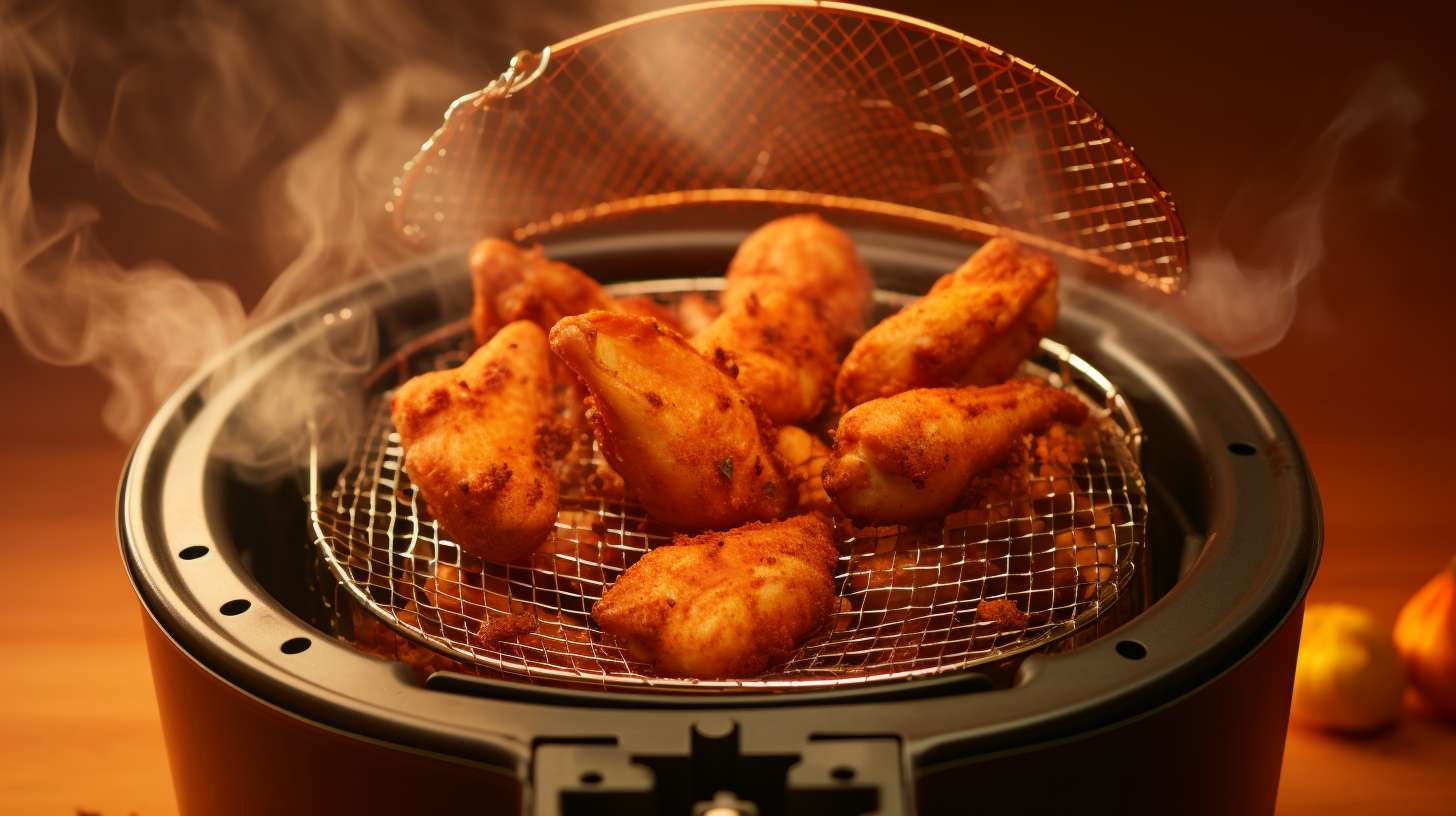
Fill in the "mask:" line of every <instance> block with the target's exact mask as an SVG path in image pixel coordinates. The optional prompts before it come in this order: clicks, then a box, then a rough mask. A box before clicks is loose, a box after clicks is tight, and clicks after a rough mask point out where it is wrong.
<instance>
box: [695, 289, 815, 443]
mask: <svg viewBox="0 0 1456 816" xmlns="http://www.w3.org/2000/svg"><path fill="white" fill-rule="evenodd" d="M691 342H692V345H693V348H695V349H697V350H698V351H700V352H702V353H703V356H705V357H708V358H709V359H712V360H715V361H717V362H718V363H719V364H720V365H721V366H722V367H724V368H725V369H727V370H728V371H732V372H734V376H735V377H736V379H737V380H738V385H739V386H740V387H742V388H743V390H744V391H745V392H747V393H748V395H749V396H750V397H752V398H753V399H754V401H755V402H757V403H758V404H759V406H760V407H761V408H763V412H764V414H766V415H767V416H768V418H769V419H770V420H772V421H773V422H774V423H775V424H791V423H795V422H802V421H804V420H807V419H811V418H813V417H815V416H817V415H818V414H819V412H820V411H821V410H823V408H824V403H825V402H826V401H827V400H828V397H829V390H830V388H831V386H832V385H833V384H834V372H835V367H836V365H837V363H836V361H835V355H834V346H833V344H832V343H831V342H830V337H829V332H828V331H827V330H826V328H825V326H824V324H823V323H822V322H821V321H820V320H819V318H818V317H816V316H815V314H814V310H813V307H812V306H810V304H809V303H808V301H805V300H802V299H800V296H799V295H797V294H795V293H793V292H791V291H788V290H786V289H778V288H771V287H765V288H764V289H763V291H761V292H749V293H748V294H747V295H746V296H744V297H743V298H740V299H738V301H737V305H736V306H734V307H732V308H729V309H726V310H724V312H723V314H722V315H720V316H719V317H718V319H717V320H714V321H713V322H712V323H710V324H709V325H708V326H707V328H705V329H703V330H702V331H701V332H699V333H698V334H697V335H696V336H694V337H693V339H692V341H691Z"/></svg>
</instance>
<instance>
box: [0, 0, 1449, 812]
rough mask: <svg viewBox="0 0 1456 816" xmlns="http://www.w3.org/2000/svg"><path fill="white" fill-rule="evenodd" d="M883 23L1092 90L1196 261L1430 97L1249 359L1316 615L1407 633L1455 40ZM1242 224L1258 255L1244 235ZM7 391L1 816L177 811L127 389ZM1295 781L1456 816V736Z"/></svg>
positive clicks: (1080, 20) (1440, 405) (1360, 157)
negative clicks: (1311, 514)
mask: <svg viewBox="0 0 1456 816" xmlns="http://www.w3.org/2000/svg"><path fill="white" fill-rule="evenodd" d="M884 5H888V6H892V7H896V8H903V9H904V10H906V11H909V12H912V13H918V14H920V15H921V16H925V17H929V18H932V19H937V20H940V21H943V22H945V23H946V24H948V25H952V26H955V27H957V28H960V29H962V30H966V31H969V32H971V33H973V34H975V35H977V36H979V37H982V38H984V39H986V40H987V41H990V42H993V43H996V44H998V45H1000V46H1003V47H1005V48H1007V49H1008V50H1011V51H1012V52H1013V53H1017V54H1019V55H1022V56H1025V57H1027V58H1029V59H1031V60H1032V61H1033V62H1036V63H1038V64H1042V65H1045V66H1047V67H1048V68H1049V69H1050V70H1052V71H1053V72H1054V73H1056V74H1058V75H1059V76H1061V77H1062V78H1064V79H1066V80H1068V81H1069V82H1071V83H1073V84H1074V85H1076V86H1077V87H1078V88H1079V89H1080V90H1082V91H1083V92H1085V93H1086V94H1087V95H1088V98H1089V99H1091V100H1093V101H1094V103H1095V104H1097V105H1098V106H1099V107H1100V108H1101V109H1102V110H1103V111H1104V112H1105V113H1107V114H1108V115H1109V117H1110V118H1111V119H1112V120H1113V121H1114V122H1116V123H1117V125H1118V127H1119V129H1120V130H1121V132H1122V133H1123V134H1124V135H1125V136H1127V137H1128V138H1129V141H1131V142H1132V143H1133V144H1135V145H1136V146H1137V147H1138V150H1139V153H1140V154H1141V155H1142V156H1143V158H1144V159H1145V160H1146V161H1147V162H1148V163H1149V165H1150V166H1151V167H1152V168H1154V170H1155V172H1156V173H1157V174H1158V177H1159V179H1160V180H1161V181H1162V182H1163V183H1164V184H1165V185H1167V186H1168V188H1169V189H1171V190H1173V191H1174V193H1175V195H1176V196H1177V197H1178V199H1179V202H1180V206H1181V207H1182V210H1183V213H1184V216H1185V219H1187V220H1188V222H1189V224H1190V229H1191V230H1192V234H1193V240H1194V244H1195V246H1198V245H1199V244H1198V242H1199V241H1200V240H1203V241H1205V243H1204V244H1203V245H1204V246H1206V245H1207V243H1206V242H1207V241H1209V240H1210V239H1209V236H1210V235H1211V234H1213V233H1214V232H1216V230H1214V229H1213V228H1214V227H1215V226H1216V225H1219V224H1220V218H1221V215H1222V213H1223V211H1224V208H1225V207H1226V206H1227V205H1228V202H1229V201H1230V199H1231V197H1232V195H1233V191H1234V190H1235V189H1236V188H1237V187H1238V186H1239V184H1240V183H1241V180H1243V179H1244V178H1246V177H1250V176H1256V175H1260V174H1265V175H1267V174H1269V173H1277V172H1279V171H1280V170H1281V167H1282V166H1283V165H1285V164H1291V163H1294V162H1297V161H1298V160H1299V159H1300V158H1301V156H1302V151H1303V150H1304V149H1305V146H1306V145H1307V144H1309V143H1310V142H1311V141H1312V140H1313V139H1314V138H1315V137H1316V136H1317V135H1318V134H1319V132H1320V131H1321V129H1322V128H1323V124H1324V123H1325V122H1328V121H1329V119H1330V118H1331V117H1332V116H1333V114H1334V112H1335V110H1337V109H1338V106H1339V104H1340V101H1341V99H1343V98H1344V97H1345V96H1346V95H1347V94H1348V93H1349V92H1350V90H1351V88H1353V87H1355V86H1356V85H1357V84H1358V80H1359V78H1360V76H1361V75H1362V74H1363V73H1365V72H1367V71H1368V70H1370V68H1371V66H1373V65H1376V64H1380V63H1391V64H1394V65H1396V66H1397V67H1398V68H1400V69H1401V70H1402V71H1404V72H1405V73H1406V75H1408V76H1409V77H1411V78H1412V79H1411V82H1412V84H1413V86H1414V87H1415V88H1416V89H1417V90H1418V92H1419V93H1420V94H1421V97H1422V99H1423V100H1424V102H1425V105H1426V106H1427V114H1426V118H1425V119H1424V120H1423V121H1422V123H1421V124H1420V126H1419V127H1418V128H1417V130H1416V132H1415V134H1413V136H1412V137H1411V141H1410V143H1409V144H1408V145H1407V146H1408V147H1409V148H1410V153H1409V155H1408V156H1407V160H1406V166H1407V168H1409V169H1411V170H1412V171H1413V172H1411V173H1409V174H1408V176H1407V177H1406V180H1405V181H1404V183H1403V185H1402V194H1401V197H1400V199H1399V200H1398V201H1397V202H1396V203H1395V204H1394V205H1393V206H1389V207H1385V208H1383V209H1379V210H1373V209H1371V208H1369V207H1367V206H1364V204H1365V203H1367V202H1363V201H1362V200H1361V193H1360V189H1362V188H1359V187H1358V186H1354V187H1351V189H1353V190H1354V192H1350V193H1349V194H1348V195H1343V196H1333V197H1332V198H1331V199H1330V200H1329V202H1328V203H1329V205H1330V206H1329V208H1328V211H1327V212H1326V213H1325V216H1326V217H1327V219H1328V223H1327V226H1328V230H1327V233H1326V235H1327V238H1326V240H1325V242H1324V249H1325V250H1326V256H1325V260H1324V262H1323V263H1322V264H1320V266H1319V267H1318V269H1317V270H1316V274H1315V276H1314V278H1312V280H1311V281H1310V282H1309V283H1308V284H1307V285H1306V287H1305V289H1304V291H1303V294H1302V309H1301V312H1300V318H1299V319H1298V320H1297V321H1296V323H1295V326H1294V328H1293V331H1292V333H1291V334H1290V336H1289V337H1288V338H1287V339H1286V340H1285V342H1284V343H1283V344H1281V345H1280V346H1279V347H1277V348H1276V349H1275V350H1273V351H1271V352H1268V353H1265V354H1261V355H1257V356H1255V357H1253V358H1252V359H1249V360H1246V361H1245V362H1246V365H1248V367H1249V368H1250V369H1251V370H1252V371H1253V372H1254V374H1255V375H1256V376H1257V377H1258V378H1259V380H1260V381H1261V382H1262V383H1263V384H1264V386H1265V387H1266V388H1267V389H1268V390H1269V392H1270V393H1271V394H1272V395H1273V397H1274V398H1275V400H1276V401H1277V402H1278V403H1279V404H1280V405H1281V406H1282V408H1283V409H1284V410H1285V411H1286V413H1287V414H1288V416H1289V418H1290V420H1291V422H1292V424H1293V426H1294V427H1295V429H1296V431H1297V432H1298V433H1299V435H1300V437H1301V439H1302V441H1303V443H1304V445H1305V448H1306V450H1307V453H1308V455H1309V459H1310V462H1311V464H1312V466H1313V469H1314V473H1315V476H1316V478H1317V480H1318V482H1319V486H1320V490H1321V493H1322V495H1323V499H1324V506H1325V513H1326V523H1327V531H1326V532H1327V539H1326V550H1325V557H1324V561H1323V564H1322V566H1321V569H1320V573H1319V576H1318V578H1317V580H1316V582H1315V586H1314V589H1313V591H1312V594H1311V601H1312V602H1321V601H1334V600H1339V601H1345V602H1350V603H1356V604H1360V605H1363V606H1365V607H1367V608H1369V609H1370V610H1371V611H1372V612H1373V613H1374V614H1375V615H1376V616H1377V617H1378V618H1379V619H1380V620H1382V621H1384V622H1390V621H1393V619H1394V616H1395V613H1396V611H1397V610H1398V609H1399V607H1400V605H1401V603H1402V602H1403V601H1404V599H1405V598H1406V597H1408V595H1409V594H1410V593H1411V592H1413V591H1414V590H1415V589H1416V588H1417V587H1418V586H1419V585H1420V584H1421V583H1422V582H1423V581H1424V580H1425V579H1426V578H1427V577H1429V576H1430V575H1432V574H1434V573H1435V572H1437V571H1438V570H1439V569H1441V568H1442V566H1443V565H1444V564H1445V563H1446V562H1447V561H1448V560H1449V559H1450V558H1451V557H1452V555H1453V554H1456V536H1453V535H1452V533H1451V529H1452V518H1456V516H1452V515H1451V514H1452V513H1453V512H1456V511H1453V510H1452V509H1451V496H1450V494H1451V487H1452V486H1453V480H1452V478H1451V472H1452V463H1453V462H1456V423H1453V422H1452V416H1453V413H1456V410H1453V409H1456V399H1453V386H1452V376H1451V375H1452V371H1453V366H1452V365H1451V363H1450V359H1449V357H1448V355H1449V354H1451V353H1452V351H1451V347H1452V345H1453V339H1456V332H1453V329H1452V325H1453V320H1452V314H1453V312H1456V296H1453V286H1452V284H1451V282H1450V274H1449V272H1450V270H1451V268H1452V263H1451V260H1450V256H1449V253H1448V249H1449V244H1450V241H1451V237H1450V236H1451V232H1452V226H1453V225H1452V214H1451V207H1450V205H1449V203H1448V202H1447V198H1448V195H1449V191H1451V190H1453V189H1456V173H1453V163H1452V162H1451V161H1450V159H1449V158H1448V156H1447V152H1448V151H1449V150H1450V147H1449V134H1450V133H1451V132H1453V130H1456V121H1453V117H1452V105H1451V102H1452V101H1453V98H1456V90H1452V89H1451V87H1450V83H1449V82H1448V78H1449V76H1450V73H1451V67H1450V65H1449V64H1448V63H1449V59H1448V57H1449V53H1450V51H1449V48H1447V47H1446V46H1445V45H1443V42H1442V40H1441V37H1442V36H1444V35H1443V33H1442V32H1444V31H1446V29H1445V28H1444V27H1443V26H1440V25H1437V24H1435V22H1434V21H1431V20H1421V19H1419V17H1418V16H1417V15H1415V14H1414V12H1412V13H1410V14H1401V15H1396V14H1386V15H1375V14H1372V13H1371V12H1369V11H1362V10H1361V9H1364V8H1365V7H1364V6H1361V7H1360V8H1359V9H1357V8H1355V7H1354V6H1352V7H1351V8H1350V9H1345V8H1344V7H1339V6H1331V7H1326V8H1323V9H1322V10H1321V12H1320V13H1318V14H1310V13H1308V12H1307V11H1306V10H1304V9H1302V8H1301V7H1299V6H1296V5H1295V4H1292V3H1290V4H1287V5H1288V8H1284V7H1283V6H1282V5H1281V4H1279V3H1261V4H1257V6H1250V7H1248V8H1242V7H1239V6H1238V4H1232V5H1231V4H1212V5H1208V4H1204V5H1205V6H1206V7H1201V8H1200V10H1198V11H1196V12H1194V11H1188V10H1186V9H1185V10H1181V11H1180V10H1179V9H1177V8H1175V6H1177V5H1178V4H1157V6H1156V7H1153V8H1149V9H1142V10H1137V11H1125V12H1124V11H1118V12H1116V13H1114V12H1112V11H1110V10H1105V9H1100V7H1097V8H1094V7H1092V6H1091V5H1089V4H1086V3H1072V2H1051V3H1050V4H1049V5H1048V7H1047V8H1041V7H1040V6H1039V7H1038V11H1037V13H1036V14H1035V15H1028V14H1027V13H1026V11H1025V8H1024V7H1018V6H1017V5H1016V4H977V7H976V8H975V10H974V12H972V11H968V10H965V9H962V10H959V11H952V12H944V11H936V10H933V9H931V8H929V7H928V4H925V3H911V2H906V3H895V2H886V3H884ZM1253 14H1257V16H1256V17H1254V16H1251V15H1253ZM1180 15H1181V16H1180ZM1029 16H1034V17H1035V19H1034V20H1030V19H1028V18H1029ZM1251 20H1256V21H1257V25H1250V21H1251ZM1148 66H1157V68H1156V70H1152V69H1149V67H1148ZM1367 148H1369V146H1367ZM1389 152H1390V151H1389V149H1388V148H1381V149H1379V150H1376V149H1374V148H1369V149H1366V150H1363V152H1362V151H1357V152H1355V153H1354V154H1352V155H1351V156H1350V157H1347V158H1348V159H1349V162H1348V163H1347V164H1348V166H1346V165H1342V168H1344V169H1343V170H1342V173H1344V174H1345V175H1342V176H1341V178H1342V179H1345V180H1346V181H1351V180H1352V179H1353V181H1351V184H1352V185H1353V184H1354V181H1359V180H1360V179H1361V178H1362V176H1361V173H1362V172H1363V173H1365V174H1366V175H1367V176H1368V175H1369V174H1371V173H1377V174H1378V173H1384V172H1387V171H1388V168H1389V166H1390V162H1389V158H1390V156H1389V155H1388V154H1389ZM1368 180H1369V179H1368V178H1367V179H1366V181H1368ZM1237 220H1238V219H1234V221H1237ZM1243 226H1244V227H1249V225H1243ZM1255 226H1257V225H1255ZM1223 227H1224V228H1225V229H1224V234H1225V237H1228V238H1229V239H1230V240H1231V241H1233V242H1234V243H1235V245H1238V240H1239V236H1240V233H1239V229H1240V225H1239V224H1228V223H1225V224H1223ZM194 251H195V248H194ZM216 254H217V262H218V264H219V266H218V268H217V269H216V270H214V271H213V272H212V273H211V274H214V275H217V276H220V277H222V278H224V279H233V276H234V275H236V277H237V278H238V279H243V278H244V277H246V274H245V271H246V270H243V269H242V267H244V266H246V265H248V264H253V263H258V262H260V261H259V258H258V257H248V256H238V257H230V256H229V253H227V252H218V253H216ZM233 255H236V253H233ZM245 291H247V290H246V289H245ZM250 294H251V296H256V289H254V290H252V291H251V292H250ZM0 371H3V373H4V379H5V381H6V388H5V389H4V392H3V395H0V452H3V453H0V485H4V488H5V491H6V492H7V494H8V495H9V496H10V499H9V500H8V501H7V502H6V506H5V507H4V509H3V511H0V540H3V544H0V546H3V548H4V550H3V564H4V566H5V568H6V569H7V570H8V574H9V580H8V581H7V582H6V583H7V588H6V591H5V592H3V593H0V655H3V660H0V700H3V701H4V702H3V709H0V750H3V754H0V756H3V760H4V761H3V762H0V812H3V813H6V814H28V813H38V814H39V813H44V814H76V813H81V812H85V813H98V814H105V816H122V815H124V814H138V816H160V815H161V814H168V813H172V812H174V811H175V805H174V803H173V798H172V794H171V791H170V787H169V786H170V781H169V776H168V770H167V763H166V756H165V752H164V749H163V743H162V735H161V731H160V727H159V725H158V722H157V712H156V706H155V701H154V699H153V696H152V688H151V683H150V678H149V673H148V667H147V662H146V656H145V652H144V648H143V644H142V634H141V625H140V612H139V610H138V605H137V602H136V599H135V597H134V595H133V594H132V591H131V588H130V586H129V585H128V583H127V580H126V576H125V574H124V572H123V569H122V566H121V561H120V559H119V557H118V553H117V545H116V540H115V522H114V517H113V516H114V514H113V501H114V496H113V492H114V489H115V484H116V479H117V476H118V473H119V471H120V467H121V463H122V459H123V457H124V455H125V446H124V445H123V444H122V443H120V442H117V441H115V440H113V439H111V438H110V437H108V436H107V435H106V434H105V432H104V431H102V429H101V427H100V423H99V420H98V416H99V410H100V405H101V403H102V401H103V400H104V395H105V393H106V389H105V387H104V384H103V383H102V382H100V380H99V378H98V377H97V376H96V375H95V374H94V373H91V372H88V371H85V370H73V369H57V368H50V367H46V366H43V365H40V364H38V363H35V362H32V361H29V360H28V359H26V358H25V357H24V356H23V355H22V354H20V353H19V352H18V351H17V349H16V347H15V343H14V341H13V338H12V337H11V336H10V335H9V334H8V331H5V330H0ZM1281 784H1282V786H1281V793H1280V799H1279V812H1280V813H1281V814H1287V816H1301V815H1302V814H1319V816H1332V814H1368V813H1372V812H1376V813H1402V814H1435V813H1452V812H1456V726H1452V725H1450V724H1443V723H1440V722H1437V721H1435V720H1432V719H1430V718H1428V717H1426V716H1424V715H1422V714H1421V713H1420V712H1419V711H1418V710H1416V709H1414V708H1412V709H1411V710H1409V711H1407V712H1406V713H1405V715H1404V717H1403V719H1402V721H1401V723H1400V724H1399V725H1398V726H1397V727H1395V728H1393V729H1391V730H1390V731H1387V732H1385V733H1382V734H1379V735H1376V736H1374V737H1370V738H1366V739H1360V740H1349V739H1340V738H1334V737H1329V736H1325V735H1322V734H1317V733H1312V732H1306V731H1303V730H1298V729H1295V730H1291V732H1290V734H1289V741H1288V747H1287V751H1286V756H1285V762H1284V775H1283V780H1282V783H1281Z"/></svg>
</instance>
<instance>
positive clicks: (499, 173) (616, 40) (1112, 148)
mask: <svg viewBox="0 0 1456 816" xmlns="http://www.w3.org/2000/svg"><path fill="white" fill-rule="evenodd" d="M734 202H737V203H744V204H748V203H753V204H761V203H770V204H776V205H779V206H783V207H790V208H793V209H805V208H813V209H817V210H821V211H825V212H830V213H833V212H835V211H837V210H839V211H844V210H847V211H852V212H854V213H857V214H861V215H865V214H868V215H873V216H875V217H876V218H878V219H882V220H888V221H892V222H898V223H906V222H908V223H909V224H911V225H912V226H914V227H916V228H917V229H921V230H940V231H951V232H955V233H958V234H960V235H962V236H963V237H970V238H972V239H975V240H979V239H985V238H989V237H991V236H993V235H996V234H1013V235H1015V236H1017V237H1018V239H1019V240H1021V241H1022V242H1023V243H1028V244H1033V245H1038V246H1041V247H1043V248H1045V249H1048V250H1049V251H1055V252H1057V253H1058V254H1060V255H1062V256H1064V257H1068V258H1075V259H1078V260H1079V261H1081V262H1083V263H1085V264H1086V265H1088V266H1089V267H1090V268H1093V269H1098V270H1103V271H1105V272H1109V273H1111V274H1113V275H1115V276H1117V277H1119V278H1123V279H1129V280H1134V281H1137V282H1138V283H1140V284H1143V285H1146V286H1149V287H1152V288H1154V289H1157V290H1161V291H1165V292H1171V291H1176V290H1178V289H1180V288H1182V286H1183V284H1184V279H1185V277H1186V275H1187V262H1188V255H1187V248H1186V245H1185V242H1184V233H1183V227H1182V224H1181V223H1180V221H1179V218H1178V213H1177V211H1176V209H1175V208H1174V206H1173V202H1172V200H1171V198H1170V197H1169V196H1168V194H1167V192H1166V191H1164V190H1163V189H1162V188H1161V187H1160V186H1159V185H1158V184H1157V182H1156V181H1154V180H1153V179H1152V177H1151V176H1150V175H1149V174H1148V171H1147V169H1146V168H1145V167H1144V165H1143V163H1142V161H1141V160H1140V159H1139V158H1138V157H1137V155H1136V154H1135V153H1134V152H1133V150H1132V148H1131V147H1130V146H1129V145H1127V144H1126V143H1125V142H1124V141H1123V140H1122V139H1121V138H1120V137H1119V136H1118V135H1117V134H1116V133H1115V132H1114V131H1113V130H1112V128H1111V127H1110V126H1109V125H1108V124H1107V122H1106V121H1105V120H1104V119H1103V118H1102V117H1101V115H1099V114H1098V112H1097V111H1096V110H1094V109H1093V108H1092V106H1091V105H1089V104H1088V103H1087V101H1086V100H1085V99H1084V98H1083V97H1081V96H1080V95H1079V94H1078V93H1077V92H1076V91H1075V90H1073V89H1072V88H1070V87H1068V86H1067V85H1066V84H1065V83H1063V82H1061V81H1060V80H1058V79H1057V78H1055V77H1053V76H1051V75H1050V74H1048V73H1047V72H1045V71H1043V70H1042V69H1040V68H1038V67H1036V66H1034V65H1031V64H1030V63H1027V62H1025V61H1023V60H1020V59H1017V58H1016V57H1013V56H1011V55H1010V54H1007V53H1005V52H1004V51H1001V50H1000V49H998V48H995V47H993V46H991V45H987V44H986V43H983V42H979V41H977V40H975V39H972V38H971V37H968V36H966V35H963V34H960V33H957V32H954V31H950V30H948V29H945V28H941V27H939V26H935V25H933V24H930V23H926V22H923V21H920V20H915V19H912V18H910V17H906V16H904V15H900V14H895V13H893V12H888V11H879V10H876V9H870V8H863V7H858V6H848V5H843V4H836V3H820V2H811V1H810V0H788V1H787V2H782V3H763V2H756V1H755V2H724V3H702V4H695V5H692V6H688V7H679V8H673V9H667V10H664V11H660V12H654V13H651V14H645V15H641V16H639V17H634V18H632V19H629V20H624V21H621V22H618V23H613V24H611V25H608V26H604V27H602V28H599V29H596V30H594V31H590V32H587V33H585V34H582V35H579V36H576V37H572V38H570V39H568V40H565V41H563V42H560V43H557V44H555V45H553V46H551V47H549V48H547V49H544V50H543V51H541V52H539V53H525V52H523V53H522V54H520V55H518V56H517V57H516V59H515V60H514V61H512V63H511V67H510V69H509V70H508V71H506V73H505V74H504V75H502V76H501V78H500V79H499V80H498V81H496V82H494V83H492V84H491V85H490V86H488V87H486V88H485V89H482V90H480V91H477V92H475V93H472V94H469V95H467V96H464V97H461V98H460V99H459V100H457V101H456V102H455V104H453V105H452V106H451V107H450V109H449V111H448V112H447V113H446V115H445V121H444V124H443V125H442V126H441V127H440V129H439V130H438V131H437V132H436V133H435V134H434V135H433V136H432V137H431V138H430V139H429V140H428V141H427V142H426V143H425V144H424V145H423V147H422V148H421V150H420V152H419V153H418V154H417V155H416V156H415V157H414V158H413V159H412V160H410V161H409V162H408V164H406V165H405V167H404V169H403V171H402V172H401V174H400V176H399V178H398V179H397V180H396V183H395V187H394V191H393V195H392V197H391V200H390V202H389V203H388V204H387V208H388V210H389V212H390V214H391V216H390V217H391V218H392V220H393V225H394V228H395V230H396V231H397V232H398V234H400V235H401V236H403V237H404V238H405V239H407V240H408V241H410V242H414V243H417V244H421V245H425V246H435V247H440V248H448V247H453V246H454V245H457V244H461V243H465V242H469V241H473V240H475V239H476V238H477V237H479V236H481V235H500V236H506V235H511V236H513V237H515V238H516V239H517V240H534V239H537V238H539V237H540V236H541V235H544V234H546V233H549V232H556V231H559V230H562V229H567V228H571V227H573V226H575V225H579V224H583V223H597V222H600V221H602V220H603V219H606V218H611V217H613V216H618V215H630V214H639V213H642V212H646V211H655V210H659V209H663V208H670V209H682V208H684V207H690V206H694V205H699V204H713V205H722V204H725V203H734Z"/></svg>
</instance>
